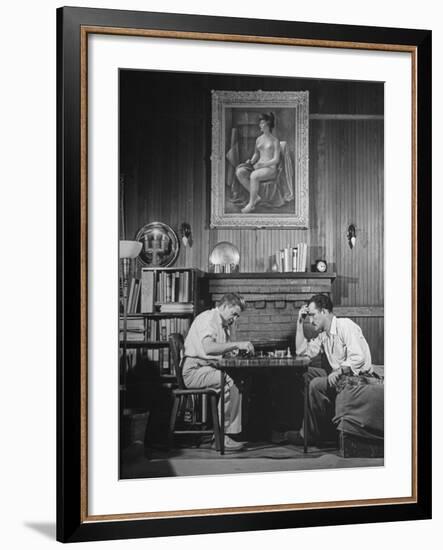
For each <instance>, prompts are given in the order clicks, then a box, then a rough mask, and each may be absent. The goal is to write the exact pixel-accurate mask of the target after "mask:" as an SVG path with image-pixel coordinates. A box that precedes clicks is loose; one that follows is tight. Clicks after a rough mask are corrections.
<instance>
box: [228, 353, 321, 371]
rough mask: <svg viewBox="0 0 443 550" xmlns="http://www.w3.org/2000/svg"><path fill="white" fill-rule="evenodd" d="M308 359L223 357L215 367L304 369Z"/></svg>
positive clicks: (256, 356)
mask: <svg viewBox="0 0 443 550" xmlns="http://www.w3.org/2000/svg"><path fill="white" fill-rule="evenodd" d="M309 363H310V359H309V358H308V357H261V356H258V355H253V356H246V357H241V356H236V357H225V358H223V359H221V360H220V361H219V362H218V365H217V367H218V368H221V369H224V368H272V367H274V368H275V367H288V368H289V367H306V366H307V365H309Z"/></svg>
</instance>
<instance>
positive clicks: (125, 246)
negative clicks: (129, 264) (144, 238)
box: [119, 241, 142, 258]
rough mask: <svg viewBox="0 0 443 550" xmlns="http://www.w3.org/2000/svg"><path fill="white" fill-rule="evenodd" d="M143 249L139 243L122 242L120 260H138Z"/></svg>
mask: <svg viewBox="0 0 443 550" xmlns="http://www.w3.org/2000/svg"><path fill="white" fill-rule="evenodd" d="M141 249H142V243H140V242H139V241H120V249H119V256H120V258H136V257H137V256H138V255H139V254H140V252H141Z"/></svg>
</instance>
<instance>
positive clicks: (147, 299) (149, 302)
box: [140, 269, 155, 313]
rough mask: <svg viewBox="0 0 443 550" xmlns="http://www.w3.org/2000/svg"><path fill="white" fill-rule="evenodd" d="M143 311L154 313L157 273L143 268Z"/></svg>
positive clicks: (141, 309) (141, 308)
mask: <svg viewBox="0 0 443 550" xmlns="http://www.w3.org/2000/svg"><path fill="white" fill-rule="evenodd" d="M141 285H142V290H141V307H140V311H141V313H152V312H153V311H154V303H155V302H154V300H155V297H154V285H155V273H154V272H153V271H151V270H149V269H142V277H141Z"/></svg>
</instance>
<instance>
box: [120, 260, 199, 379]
mask: <svg viewBox="0 0 443 550" xmlns="http://www.w3.org/2000/svg"><path fill="white" fill-rule="evenodd" d="M205 284H206V285H207V282H206V279H205V273H204V272H202V271H200V270H198V269H195V268H147V267H142V268H141V269H140V270H139V271H138V272H137V271H136V272H134V273H133V275H132V277H131V281H130V284H129V288H130V290H129V297H128V315H127V339H126V349H127V353H129V354H130V362H132V364H136V363H139V362H143V363H145V364H148V365H149V366H150V367H154V368H155V369H156V370H157V371H158V372H159V373H160V375H161V377H162V378H163V379H164V380H174V379H175V372H173V367H172V364H171V362H170V358H169V349H168V348H169V343H168V339H169V335H170V334H172V333H174V332H178V333H180V334H183V336H184V337H186V334H187V332H188V330H189V327H190V326H191V323H192V321H193V319H194V317H195V316H196V315H198V314H199V313H200V312H201V311H202V310H203V309H205V308H206V307H207V296H208V293H207V291H205V290H206V289H205ZM123 345H124V342H123V316H122V315H120V347H123Z"/></svg>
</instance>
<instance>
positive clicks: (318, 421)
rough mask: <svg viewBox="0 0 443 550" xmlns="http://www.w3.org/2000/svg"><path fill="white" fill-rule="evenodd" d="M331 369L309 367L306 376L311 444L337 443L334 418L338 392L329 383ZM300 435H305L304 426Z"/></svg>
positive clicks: (309, 438)
mask: <svg viewBox="0 0 443 550" xmlns="http://www.w3.org/2000/svg"><path fill="white" fill-rule="evenodd" d="M329 372H331V371H330V369H328V370H325V369H324V368H320V367H309V369H308V372H307V373H306V376H307V377H308V380H309V391H308V415H307V424H308V440H309V442H310V443H311V444H315V443H317V442H320V441H335V439H336V437H337V432H336V429H335V426H334V424H333V423H332V418H333V417H334V416H335V398H336V396H337V392H336V390H335V388H334V387H333V386H331V385H330V384H329V382H328V378H327V377H328V374H329ZM300 433H301V434H302V435H303V433H304V426H302V428H301V430H300Z"/></svg>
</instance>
